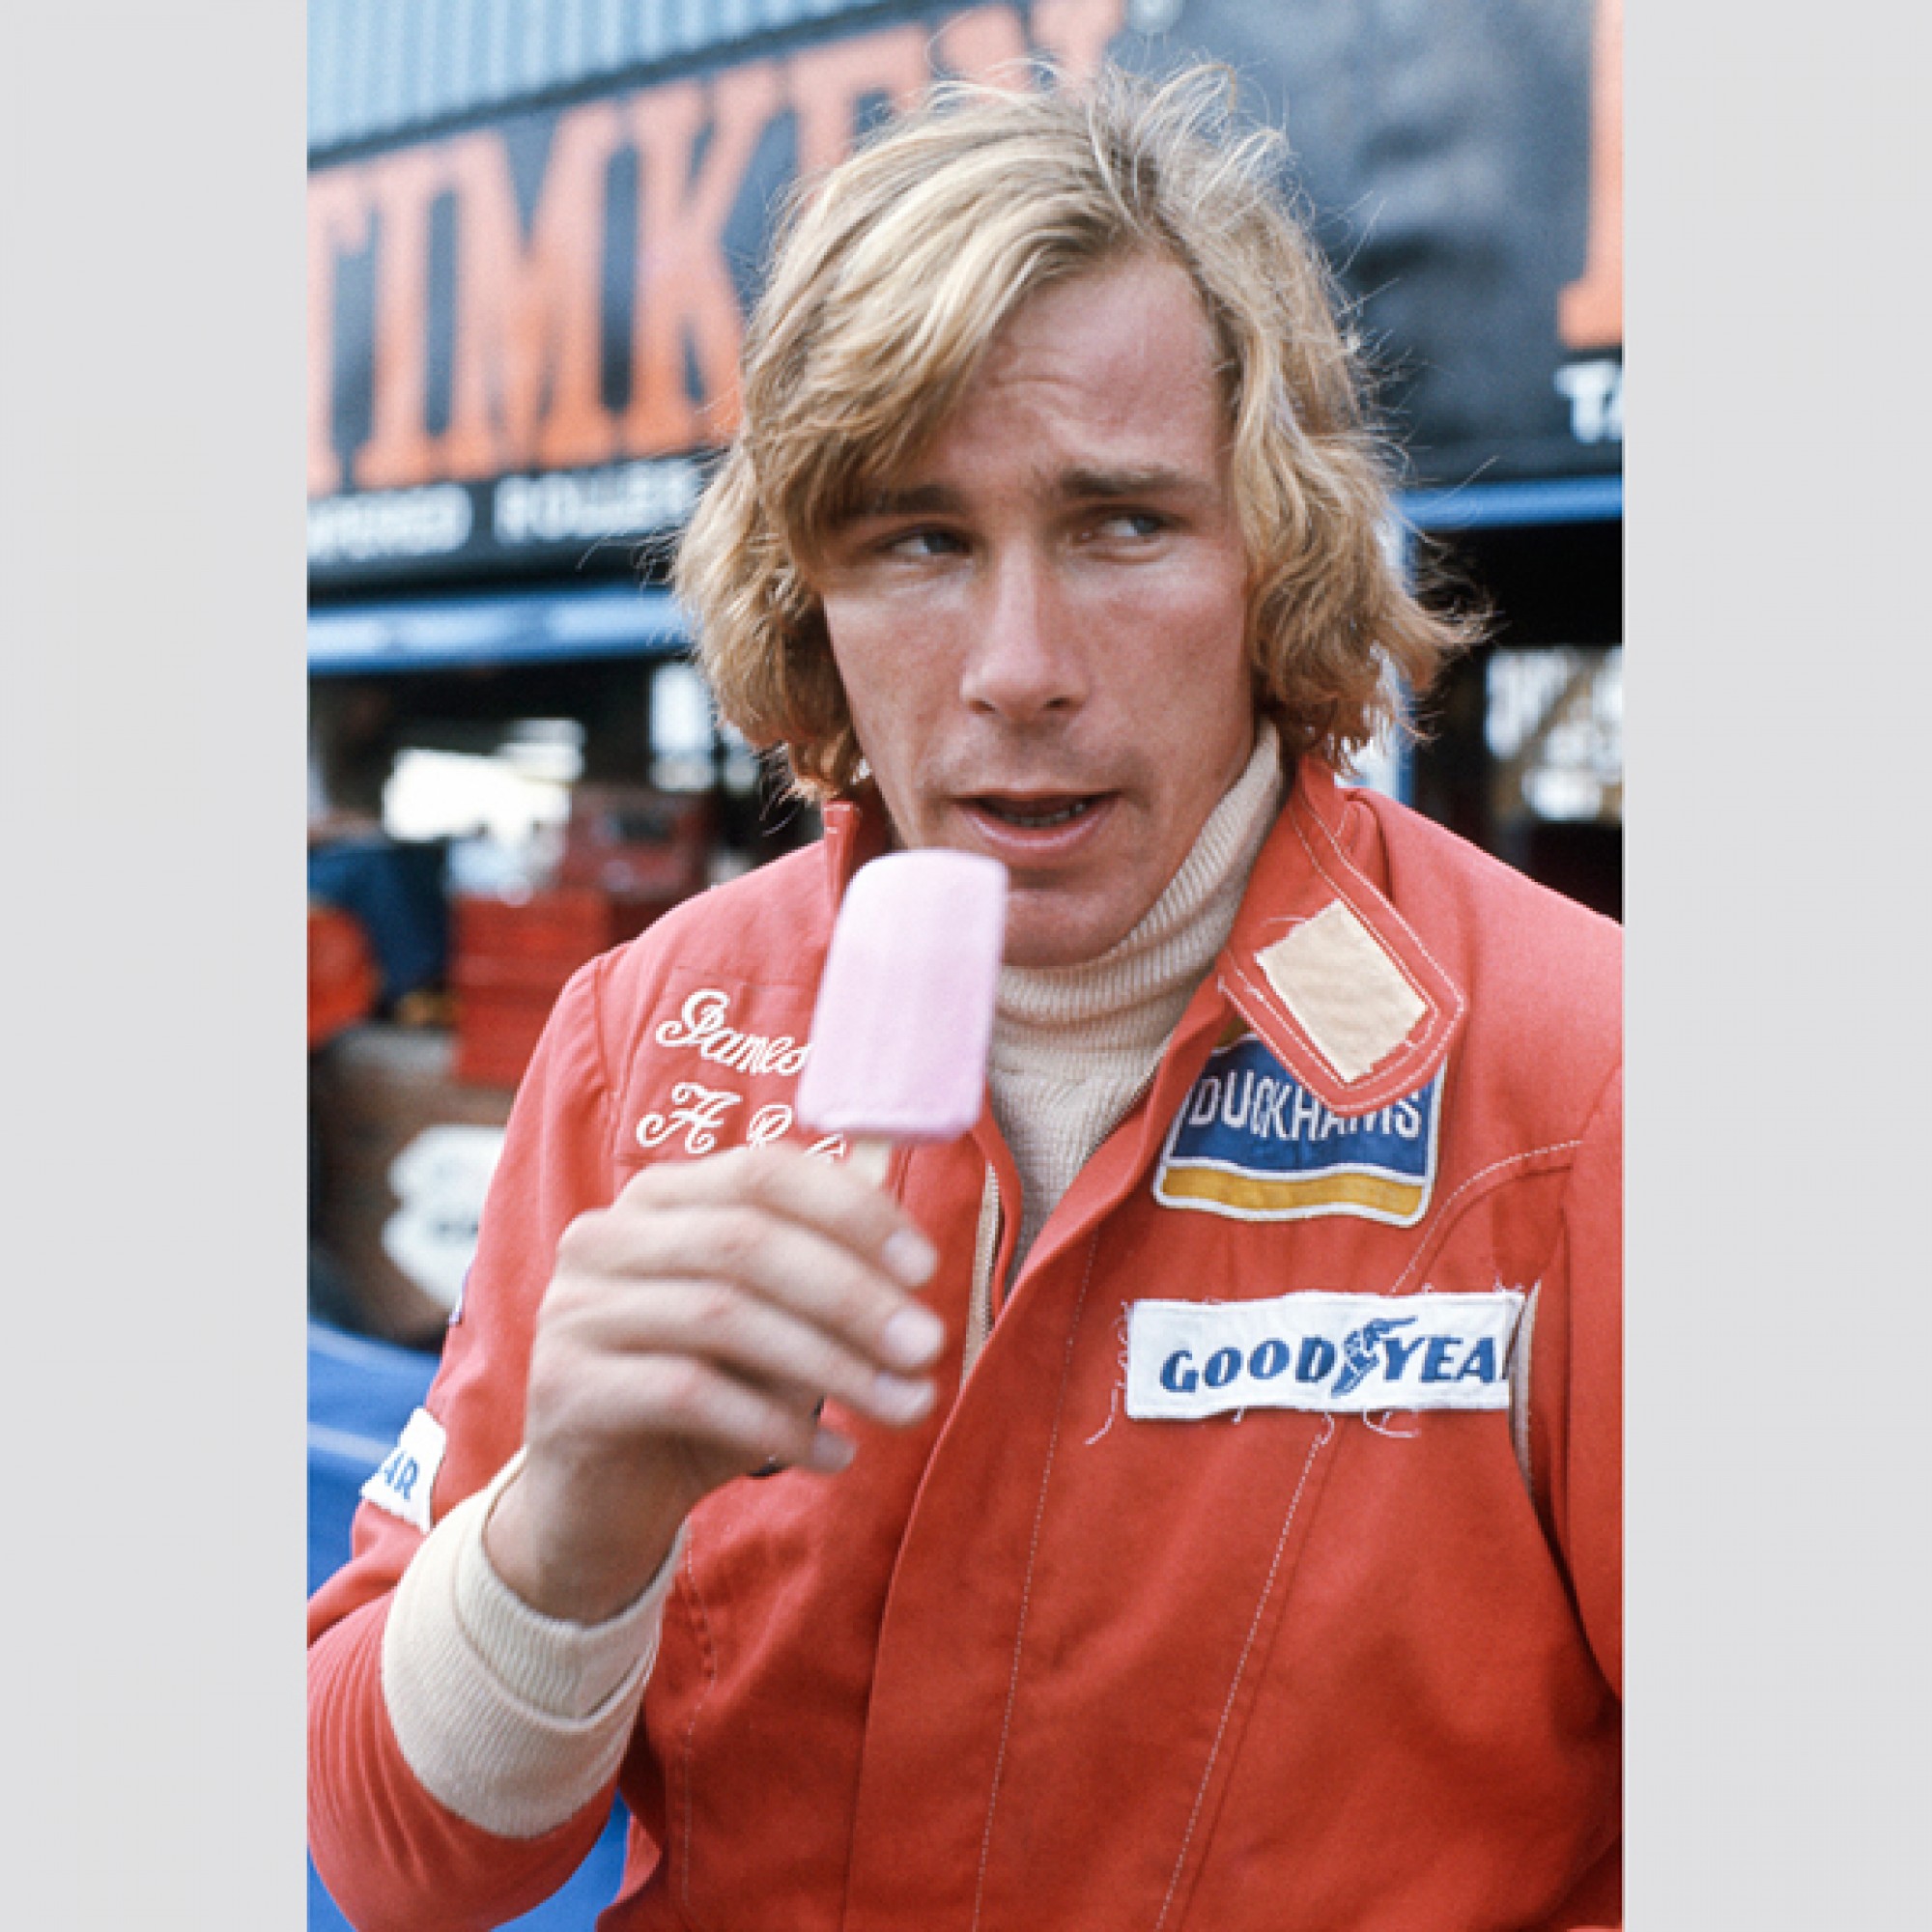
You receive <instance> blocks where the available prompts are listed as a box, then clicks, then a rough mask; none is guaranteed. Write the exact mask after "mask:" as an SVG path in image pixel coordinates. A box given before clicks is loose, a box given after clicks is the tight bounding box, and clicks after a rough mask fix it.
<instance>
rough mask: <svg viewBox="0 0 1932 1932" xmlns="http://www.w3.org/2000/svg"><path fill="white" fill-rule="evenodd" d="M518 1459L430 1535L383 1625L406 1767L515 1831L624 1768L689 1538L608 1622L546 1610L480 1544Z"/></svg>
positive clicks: (481, 1821) (389, 1700) (547, 1823)
mask: <svg viewBox="0 0 1932 1932" xmlns="http://www.w3.org/2000/svg"><path fill="white" fill-rule="evenodd" d="M521 1460H522V1459H521V1457H520V1458H518V1459H517V1460H516V1461H513V1462H512V1463H510V1464H509V1465H508V1466H507V1467H505V1468H504V1470H503V1471H502V1473H501V1474H499V1475H498V1476H497V1480H496V1481H495V1482H494V1483H492V1484H491V1485H490V1487H489V1488H488V1489H486V1490H484V1491H482V1492H479V1493H478V1494H476V1495H474V1496H471V1497H469V1499H468V1500H466V1501H465V1502H463V1503H460V1504H459V1505H458V1506H457V1507H456V1508H455V1509H453V1510H451V1511H450V1513H449V1515H448V1516H447V1517H445V1518H444V1519H443V1520H442V1521H441V1522H440V1523H439V1524H438V1525H437V1527H436V1528H435V1530H434V1531H432V1532H431V1534H430V1535H429V1537H428V1538H427V1539H426V1540H425V1541H424V1543H423V1546H422V1548H420V1549H419V1550H417V1552H416V1554H415V1558H414V1560H413V1561H412V1563H411V1565H410V1567H409V1569H408V1570H407V1571H406V1572H405V1573H404V1575H403V1579H402V1581H401V1582H400V1583H399V1584H398V1585H397V1588H396V1595H395V1600H394V1602H393V1603H392V1604H391V1605H390V1608H389V1620H388V1624H387V1627H386V1629H385V1631H384V1639H383V1696H384V1703H385V1704H386V1705H387V1708H388V1713H389V1721H390V1724H391V1726H392V1727H393V1729H394V1731H395V1734H396V1742H397V1744H398V1745H399V1746H400V1747H401V1748H402V1752H403V1756H404V1757H405V1758H406V1759H407V1760H408V1762H409V1766H410V1769H411V1770H412V1772H413V1773H414V1774H415V1776H416V1777H417V1779H418V1781H419V1782H420V1783H421V1784H422V1786H423V1788H424V1789H425V1790H426V1791H428V1792H429V1793H430V1795H431V1796H432V1797H434V1798H435V1799H437V1800H438V1802H439V1803H440V1804H443V1805H445V1806H447V1807H448V1809H450V1810H451V1811H454V1812H455V1813H456V1814H457V1816H458V1817H460V1818H463V1819H466V1820H467V1821H468V1822H469V1823H470V1824H472V1825H475V1826H477V1827H478V1828H479V1829H481V1830H483V1831H486V1832H492V1833H496V1834H497V1836H499V1837H506V1838H535V1837H541V1836H542V1835H543V1834H544V1833H546V1832H550V1831H553V1830H554V1829H555V1828H556V1827H557V1826H558V1825H561V1824H562V1823H563V1822H564V1821H565V1820H566V1819H568V1818H570V1817H572V1816H574V1815H575V1814H576V1813H577V1812H578V1811H580V1810H582V1808H583V1806H584V1805H585V1804H589V1803H590V1801H591V1800H592V1799H594V1798H595V1797H596V1796H597V1795H598V1793H599V1792H600V1791H602V1790H603V1788H604V1787H605V1785H606V1784H608V1783H609V1782H610V1780H611V1777H612V1776H614V1775H615V1773H616V1770H617V1766H618V1765H619V1763H620V1762H621V1761H622V1759H623V1755H624V1751H625V1748H626V1747H627V1746H628V1744H629V1742H630V1737H631V1731H632V1728H633V1726H634V1724H635V1722H636V1719H637V1712H638V1706H639V1702H640V1701H641V1699H642V1696H643V1690H644V1684H645V1682H646V1680H647V1678H648V1677H649V1674H650V1667H651V1663H652V1661H653V1659H654V1658H655V1656H656V1653H657V1639H658V1631H659V1627H660V1625H661V1624H662V1622H663V1618H664V1605H665V1600H666V1598H667V1597H668V1595H669V1593H670V1585H671V1579H672V1577H674V1576H675V1574H676V1570H677V1561H678V1557H679V1555H680V1553H681V1551H682V1548H683V1542H684V1538H683V1534H682V1532H680V1533H679V1537H678V1541H677V1543H676V1544H674V1545H673V1546H672V1548H671V1551H670V1554H669V1555H668V1557H667V1558H666V1559H665V1562H664V1566H663V1568H662V1569H661V1570H660V1571H659V1572H658V1575H657V1576H656V1577H654V1578H653V1579H652V1581H651V1584H650V1586H649V1588H648V1589H646V1590H645V1591H644V1593H643V1595H642V1596H640V1597H639V1599H638V1601H637V1602H636V1603H635V1604H633V1605H630V1606H629V1607H628V1608H627V1609H624V1610H622V1611H620V1612H619V1613H618V1614H617V1615H616V1616H614V1617H611V1618H610V1619H608V1620H607V1621H606V1622H604V1623H600V1624H593V1625H583V1624H574V1623H568V1622H565V1621H563V1620H562V1619H559V1618H556V1617H548V1616H545V1615H543V1614H542V1613H541V1612H540V1611H537V1610H534V1609H532V1608H531V1607H530V1606H529V1605H527V1604H526V1603H525V1602H524V1601H523V1600H522V1599H521V1598H520V1597H518V1596H517V1595H516V1593H515V1592H514V1591H513V1590H511V1589H510V1587H509V1585H508V1584H506V1583H505V1582H504V1581H503V1580H502V1579H501V1578H500V1577H498V1576H497V1573H496V1571H495V1570H494V1569H493V1568H492V1567H491V1564H490V1560H489V1556H488V1554H487V1552H486V1551H485V1549H484V1548H483V1525H484V1523H485V1522H486V1521H487V1520H488V1519H489V1515H490V1510H491V1507H492V1505H493V1504H494V1503H495V1501H496V1499H497V1494H498V1493H499V1492H501V1490H502V1489H503V1487H504V1486H505V1485H506V1484H507V1483H508V1482H509V1480H510V1478H511V1477H512V1476H513V1475H514V1474H515V1473H516V1470H517V1468H518V1467H519V1465H520V1463H521Z"/></svg>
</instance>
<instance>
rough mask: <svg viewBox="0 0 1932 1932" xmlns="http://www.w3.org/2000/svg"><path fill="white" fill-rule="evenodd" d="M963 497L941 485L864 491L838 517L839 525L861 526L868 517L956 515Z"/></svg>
mask: <svg viewBox="0 0 1932 1932" xmlns="http://www.w3.org/2000/svg"><path fill="white" fill-rule="evenodd" d="M963 503H964V498H962V497H961V496H960V495H959V493H958V491H956V490H954V489H952V488H950V487H949V486H948V485H946V484H944V483H915V484H910V485H908V486H906V487H905V488H902V489H900V488H894V487H891V486H887V487H885V488H882V489H878V490H867V492H865V493H864V494H863V495H862V496H860V497H857V498H855V499H854V501H853V502H852V504H851V506H850V507H849V508H848V509H847V510H845V511H844V513H843V514H842V515H841V516H839V517H838V520H837V521H838V523H840V524H857V523H863V522H865V521H866V520H867V519H868V518H871V517H939V516H951V515H953V514H956V513H957V512H958V511H959V510H960V508H961V507H962V506H963Z"/></svg>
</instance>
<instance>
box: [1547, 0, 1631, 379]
mask: <svg viewBox="0 0 1932 1932" xmlns="http://www.w3.org/2000/svg"><path fill="white" fill-rule="evenodd" d="M1556 327H1557V332H1558V334H1560V335H1561V336H1562V338H1563V341H1564V343H1565V344H1566V345H1567V346H1568V347H1570V348H1572V349H1605V348H1609V347H1612V346H1614V345H1615V344H1617V343H1620V342H1621V341H1622V340H1623V339H1624V0H1597V38H1596V49H1595V52H1594V54H1593V56H1592V62H1591V71H1590V234H1589V244H1588V252H1587V254H1586V255H1585V257H1584V262H1583V273H1582V275H1581V276H1580V278H1579V279H1577V281H1574V282H1572V283H1571V284H1570V286H1569V287H1568V288H1566V289H1565V290H1564V291H1563V292H1562V294H1561V295H1560V296H1559V297H1558V298H1557V307H1556Z"/></svg>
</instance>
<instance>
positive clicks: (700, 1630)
mask: <svg viewBox="0 0 1932 1932" xmlns="http://www.w3.org/2000/svg"><path fill="white" fill-rule="evenodd" d="M694 1540H695V1539H694ZM684 1582H685V1594H686V1596H687V1597H688V1598H689V1599H690V1604H691V1609H692V1612H693V1616H692V1623H693V1625H694V1626H695V1628H696V1633H697V1638H698V1642H699V1644H700V1646H701V1647H702V1650H703V1653H704V1670H705V1685H704V1689H703V1690H701V1691H699V1692H698V1695H697V1702H696V1703H695V1704H694V1705H693V1706H692V1707H691V1716H690V1718H689V1719H687V1720H686V1723H685V1726H684V1743H683V1747H682V1749H681V1752H680V1758H681V1761H682V1768H683V1773H684V1776H683V1778H682V1780H681V1782H682V1783H683V1785H684V1830H683V1832H682V1833H680V1834H679V1835H680V1836H681V1837H682V1839H683V1848H682V1863H683V1865H684V1870H683V1871H682V1873H681V1874H680V1875H679V1878H678V1891H679V1893H680V1895H681V1897H682V1899H683V1903H684V1909H685V1911H686V1913H687V1914H689V1913H690V1910H691V1814H692V1811H693V1809H694V1808H695V1807H694V1806H693V1804H692V1799H691V1783H692V1776H691V1757H692V1750H691V1741H692V1735H693V1733H694V1732H695V1731H696V1729H697V1720H698V1719H699V1718H700V1717H701V1716H702V1715H703V1712H704V1706H705V1704H706V1702H707V1701H708V1700H709V1698H710V1696H711V1693H712V1691H713V1690H716V1689H717V1686H718V1649H717V1645H716V1644H715V1643H714V1642H713V1641H712V1637H711V1619H710V1618H709V1617H707V1616H706V1615H705V1614H704V1600H703V1598H702V1597H700V1596H699V1595H698V1594H697V1569H696V1563H695V1562H694V1560H693V1551H692V1547H691V1543H690V1542H687V1543H686V1545H685V1548H684Z"/></svg>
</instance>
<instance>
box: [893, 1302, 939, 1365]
mask: <svg viewBox="0 0 1932 1932" xmlns="http://www.w3.org/2000/svg"><path fill="white" fill-rule="evenodd" d="M945 1341H946V1323H945V1322H943V1321H941V1320H940V1319H939V1317H938V1316H936V1315H935V1314H934V1313H933V1312H932V1310H931V1309H929V1308H921V1307H919V1306H918V1305H917V1304H916V1303H913V1304H908V1305H907V1306H906V1307H904V1308H901V1309H900V1310H899V1311H898V1313H897V1314H895V1316H894V1317H893V1318H892V1320H891V1321H888V1322H887V1323H886V1325H885V1327H884V1328H883V1329H882V1330H881V1331H880V1334H879V1352H880V1353H881V1354H882V1355H884V1356H885V1358H886V1360H887V1361H889V1362H891V1363H892V1364H893V1366H894V1367H895V1368H899V1369H923V1367H924V1366H925V1365H926V1363H928V1362H929V1361H931V1360H932V1358H933V1356H935V1355H936V1354H938V1353H939V1350H940V1348H941V1347H942V1345H943V1344H944V1343H945Z"/></svg>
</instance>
